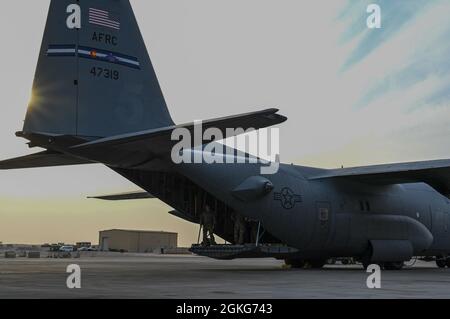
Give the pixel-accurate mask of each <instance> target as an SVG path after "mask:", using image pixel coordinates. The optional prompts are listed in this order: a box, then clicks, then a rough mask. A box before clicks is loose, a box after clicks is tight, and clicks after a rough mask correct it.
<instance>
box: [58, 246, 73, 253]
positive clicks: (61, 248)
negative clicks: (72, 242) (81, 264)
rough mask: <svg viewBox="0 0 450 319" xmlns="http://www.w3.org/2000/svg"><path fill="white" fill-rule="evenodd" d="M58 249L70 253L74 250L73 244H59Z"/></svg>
mask: <svg viewBox="0 0 450 319" xmlns="http://www.w3.org/2000/svg"><path fill="white" fill-rule="evenodd" d="M59 251H62V252H65V253H71V252H73V251H74V249H73V246H61V247H60V248H59Z"/></svg>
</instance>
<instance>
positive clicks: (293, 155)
mask: <svg viewBox="0 0 450 319" xmlns="http://www.w3.org/2000/svg"><path fill="white" fill-rule="evenodd" d="M49 3H50V1H49V0H40V1H26V0H16V1H5V2H4V3H3V4H2V10H1V11H0V35H1V39H2V41H3V45H2V47H3V50H2V51H1V53H0V54H1V59H0V88H1V97H2V114H1V116H0V142H1V151H0V158H2V159H6V158H9V157H14V156H19V155H24V154H28V153H32V152H35V151H38V150H29V149H28V148H27V147H26V145H25V141H24V140H22V139H19V138H16V137H15V136H14V132H16V131H19V130H21V128H22V124H23V118H24V115H25V111H26V107H27V103H28V101H29V99H30V93H31V85H32V81H33V76H34V69H35V66H36V62H37V58H38V51H39V47H40V42H41V39H42V33H43V29H44V25H45V21H46V15H47V10H48V5H49ZM369 3H378V4H379V5H380V6H381V8H382V28H381V29H377V30H369V29H367V27H366V18H367V13H366V7H367V5H368V4H369ZM132 5H133V7H134V9H135V13H136V15H137V18H138V21H139V23H140V27H141V31H142V33H143V36H144V39H145V41H146V44H147V46H148V49H149V51H150V56H151V58H152V61H153V64H154V66H155V69H156V72H157V74H158V77H159V79H160V83H161V86H162V89H163V92H164V95H165V97H166V100H167V104H168V106H169V109H170V112H171V115H172V117H173V118H174V120H175V121H176V122H177V123H183V122H189V121H192V120H195V119H208V118H214V117H219V116H226V115H231V114H239V113H243V112H249V111H255V110H258V109H264V108H268V107H278V108H280V110H281V111H280V113H281V114H283V115H286V116H288V117H289V120H288V121H287V122H286V123H284V124H282V125H280V129H281V131H280V135H281V139H282V141H281V161H282V162H294V163H296V164H299V165H308V166H319V167H340V166H341V165H344V166H346V167H348V166H353V165H368V164H377V163H384V162H402V161H415V160H426V159H438V158H450V103H449V99H450V72H449V71H450V59H449V57H450V41H448V39H449V37H450V20H449V19H448V12H450V2H449V1H448V0H442V1H439V0H437V1H423V0H383V1H381V0H378V1H374V0H372V1H359V0H354V1H344V0H340V1H339V0H336V1H313V0H310V1H298V0H277V1H274V0H246V1H238V0H226V1H225V0H190V1H183V0H172V1H167V0H151V1H149V0H132ZM136 189H137V187H135V186H134V185H132V184H131V183H129V182H127V181H126V180H124V179H123V178H122V177H120V176H118V175H116V174H115V173H114V172H112V171H111V170H109V169H107V168H105V167H102V166H100V165H90V166H80V167H63V168H46V169H32V170H17V171H0V241H3V243H10V242H20V243H44V242H61V241H64V242H75V241H93V242H95V243H96V242H97V241H98V231H99V230H102V229H109V228H125V229H151V230H166V231H176V232H179V234H180V237H179V241H180V244H181V245H184V246H188V245H190V244H191V243H192V242H195V241H196V240H197V234H198V227H195V226H193V225H192V224H189V223H188V222H185V221H183V220H180V219H177V218H175V217H172V216H170V215H169V214H167V211H169V210H170V207H167V206H165V205H164V204H162V203H161V202H160V201H158V200H143V201H135V202H132V201H131V202H130V201H127V202H113V203H109V202H101V201H95V200H88V199H86V196H89V195H96V194H104V193H110V192H113V193H114V192H121V191H129V190H136Z"/></svg>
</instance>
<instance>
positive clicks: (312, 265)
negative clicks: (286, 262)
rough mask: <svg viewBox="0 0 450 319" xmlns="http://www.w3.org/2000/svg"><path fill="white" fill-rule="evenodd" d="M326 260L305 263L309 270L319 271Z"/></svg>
mask: <svg viewBox="0 0 450 319" xmlns="http://www.w3.org/2000/svg"><path fill="white" fill-rule="evenodd" d="M325 263H326V260H309V261H307V262H306V265H307V266H309V268H311V269H320V268H323V266H325Z"/></svg>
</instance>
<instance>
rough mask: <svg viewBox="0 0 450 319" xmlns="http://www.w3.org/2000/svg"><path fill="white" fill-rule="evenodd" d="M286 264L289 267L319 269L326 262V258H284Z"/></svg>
mask: <svg viewBox="0 0 450 319" xmlns="http://www.w3.org/2000/svg"><path fill="white" fill-rule="evenodd" d="M284 262H285V263H286V265H288V266H291V268H307V269H320V268H322V267H323V266H324V265H325V264H326V260H304V259H286V260H285V261H284Z"/></svg>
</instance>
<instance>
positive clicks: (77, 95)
mask: <svg viewBox="0 0 450 319" xmlns="http://www.w3.org/2000/svg"><path fill="white" fill-rule="evenodd" d="M285 120H287V118H286V117H284V116H282V115H279V114H278V110H277V109H266V110H262V111H257V112H253V113H246V114H241V115H236V116H230V117H225V118H219V119H213V120H208V121H205V122H204V129H207V128H209V127H214V128H218V129H219V130H220V131H223V132H225V130H226V128H235V127H241V128H243V129H248V128H255V129H261V128H265V127H270V126H273V125H277V124H280V123H282V122H284V121H285ZM177 128H184V129H186V130H188V131H193V130H194V123H189V124H183V125H175V123H174V122H173V121H172V119H171V116H170V114H169V111H168V108H167V106H166V103H165V100H164V97H163V94H162V92H161V88H160V86H159V83H158V80H157V77H156V74H155V70H154V68H153V66H152V63H151V60H150V58H149V55H148V53H147V50H146V48H145V44H144V41H143V39H142V36H141V33H140V31H139V28H138V24H137V21H136V19H135V16H134V13H133V10H132V7H131V5H130V3H129V0H79V1H75V0H52V1H51V4H50V9H49V14H48V20H47V24H46V28H45V33H44V37H43V42H42V47H41V50H40V53H39V60H38V65H37V70H36V74H35V78H34V83H33V98H32V100H31V102H30V105H29V107H28V111H27V114H26V118H25V123H24V127H23V130H22V131H20V132H18V133H16V135H17V136H19V137H22V138H25V139H27V140H28V141H29V143H28V144H29V146H30V147H40V148H44V149H45V151H42V152H39V153H35V154H32V155H27V156H23V157H19V158H14V159H9V160H5V161H2V162H0V168H1V169H22V168H35V167H49V166H61V165H79V164H92V163H100V164H104V165H106V166H107V167H109V168H111V169H112V170H114V171H115V172H117V173H118V174H120V175H122V176H123V177H124V178H126V179H128V180H130V181H132V182H133V183H134V184H136V185H137V186H139V187H140V188H141V189H142V190H143V191H140V192H135V193H126V194H118V195H107V196H103V197H101V198H102V199H108V200H125V199H140V198H151V197H155V198H158V199H160V200H161V201H163V202H165V203H167V204H168V205H169V206H171V207H173V209H174V210H173V211H171V212H170V213H171V214H173V215H175V216H177V217H180V218H183V219H184V220H186V221H189V222H192V223H197V224H199V223H200V222H201V214H202V211H203V209H204V207H205V205H209V206H210V207H212V208H213V210H214V212H215V214H216V222H215V227H214V233H215V234H217V235H218V236H220V237H222V238H223V239H225V240H226V241H227V242H228V243H229V244H228V245H210V246H205V245H194V246H193V247H192V251H194V252H196V253H198V254H200V255H206V256H210V257H214V258H228V259H232V258H238V257H275V258H279V259H284V260H286V262H287V263H288V264H290V265H291V266H292V267H305V265H309V267H314V268H320V267H322V266H323V265H324V263H325V261H326V260H327V259H329V258H333V257H353V258H354V259H356V260H359V261H360V262H361V263H362V264H363V265H364V266H368V265H369V264H371V263H377V264H381V265H383V266H384V267H385V269H400V268H401V267H402V266H403V263H404V262H405V261H408V260H410V259H411V258H413V257H417V256H419V257H423V258H425V259H427V260H430V261H431V260H434V261H436V263H437V265H438V266H439V267H449V266H450V259H449V257H448V256H449V253H450V229H449V227H450V199H449V197H450V160H437V161H425V162H414V163H404V164H388V165H378V166H366V167H356V168H345V169H344V168H342V169H321V168H312V167H303V166H296V165H285V164H281V165H280V167H279V170H278V172H277V173H276V174H272V175H262V174H261V171H260V166H261V165H262V164H261V163H257V164H254V163H252V164H250V163H248V164H227V165H224V164H220V163H212V164H205V163H203V164H187V163H181V164H174V163H173V161H172V160H171V156H170V154H171V149H172V148H173V146H174V143H175V142H174V141H173V140H172V139H171V134H172V132H173V131H174V130H175V129H177ZM224 136H225V134H224ZM204 143H205V141H203V140H201V141H200V142H198V141H197V142H194V144H193V146H195V147H198V146H200V147H201V145H203V144H204ZM233 154H234V153H233ZM236 154H237V153H236ZM236 214H239V215H241V216H244V217H245V223H246V224H245V227H247V228H248V231H247V232H245V238H244V243H239V245H237V244H238V243H237V242H236V239H235V237H234V236H233V216H235V215H236Z"/></svg>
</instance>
